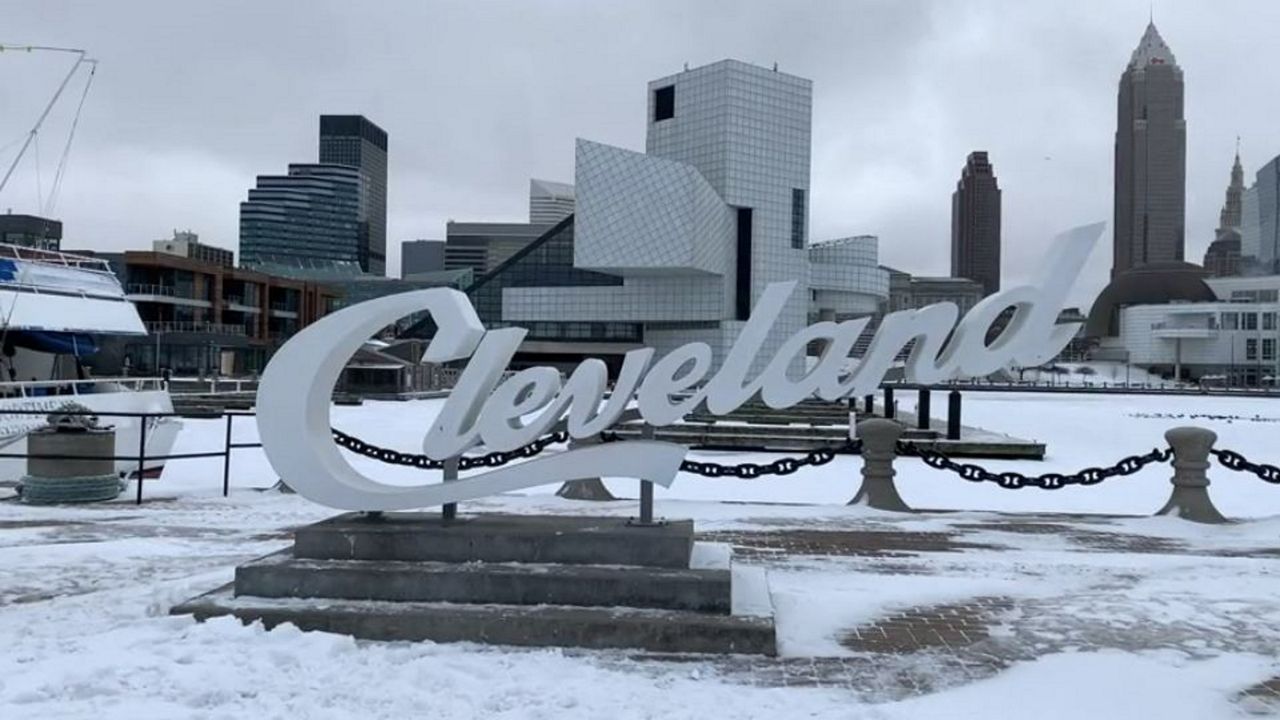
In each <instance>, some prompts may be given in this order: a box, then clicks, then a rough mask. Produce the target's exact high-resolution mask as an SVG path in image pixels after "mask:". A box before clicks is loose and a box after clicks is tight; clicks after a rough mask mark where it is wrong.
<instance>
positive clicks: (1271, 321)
mask: <svg viewBox="0 0 1280 720" xmlns="http://www.w3.org/2000/svg"><path fill="white" fill-rule="evenodd" d="M1262 329H1263V330H1275V329H1276V314H1275V313H1262Z"/></svg>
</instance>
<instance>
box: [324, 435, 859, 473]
mask: <svg viewBox="0 0 1280 720" xmlns="http://www.w3.org/2000/svg"><path fill="white" fill-rule="evenodd" d="M330 432H332V433H333V439H334V442H336V443H337V444H338V445H339V446H340V447H344V448H346V449H347V450H350V451H351V452H353V453H356V454H357V455H363V456H365V457H369V458H373V459H374V460H379V461H381V462H384V463H389V464H391V465H406V466H409V467H416V468H421V469H423V470H439V469H441V468H443V467H444V461H443V460H436V459H435V458H432V457H428V456H426V455H416V454H413V453H402V452H400V451H398V450H391V449H389V448H384V447H378V446H377V445H373V444H370V443H367V442H365V441H363V440H361V439H359V438H357V437H352V436H351V435H348V434H346V433H344V432H342V431H341V430H337V429H335V428H330ZM568 440H569V433H567V432H565V431H564V430H560V431H558V432H554V433H552V434H550V435H548V436H546V437H543V438H539V439H537V440H535V441H533V442H531V443H529V444H528V445H525V446H523V447H519V448H516V449H515V450H509V451H506V452H492V453H489V454H488V455H480V456H478V457H460V458H458V469H459V470H470V469H472V468H478V467H498V466H499V465H505V464H507V463H509V462H511V461H512V460H516V459H518V458H531V457H533V456H534V455H537V454H538V453H540V452H542V451H543V450H545V449H546V448H547V446H548V445H555V444H556V443H563V442H567V441H568ZM600 440H601V441H602V442H625V441H623V440H622V438H620V437H618V435H617V434H615V433H601V435H600ZM861 447H862V444H861V443H860V442H858V441H856V440H855V441H850V442H847V443H844V444H843V445H838V446H835V447H832V448H819V449H817V450H812V451H810V452H808V453H806V454H805V455H802V456H800V457H784V458H778V459H777V460H774V461H773V462H771V463H765V464H763V465H761V464H759V463H739V464H737V465H721V464H719V463H713V462H696V461H694V460H685V461H683V462H681V463H680V470H682V471H683V472H687V473H693V474H695V475H701V476H702V477H709V478H720V477H724V478H739V479H742V480H751V479H754V478H758V477H763V476H765V475H790V474H791V473H794V472H795V471H797V470H799V469H800V468H802V467H805V466H810V467H817V466H818V465H826V464H827V463H829V462H831V461H832V460H835V458H836V455H837V454H838V453H841V452H858V451H859V450H860V449H861Z"/></svg>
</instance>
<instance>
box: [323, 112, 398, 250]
mask: <svg viewBox="0 0 1280 720" xmlns="http://www.w3.org/2000/svg"><path fill="white" fill-rule="evenodd" d="M320 162H322V163H330V164H336V165H347V166H350V167H354V168H358V169H359V170H360V174H361V178H362V182H361V184H360V210H359V231H358V235H359V241H358V243H357V252H356V256H357V257H356V260H357V262H359V263H360V268H361V269H362V270H364V271H365V272H369V273H373V274H374V275H385V274H386V271H387V268H386V262H387V133H386V131H384V130H383V129H382V128H380V127H378V126H377V125H375V124H373V123H372V122H370V121H369V119H368V118H366V117H364V116H362V115H321V116H320Z"/></svg>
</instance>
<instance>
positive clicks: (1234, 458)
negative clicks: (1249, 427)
mask: <svg viewBox="0 0 1280 720" xmlns="http://www.w3.org/2000/svg"><path fill="white" fill-rule="evenodd" d="M1209 452H1211V453H1212V454H1213V456H1214V457H1216V458H1218V462H1220V463H1222V466H1223V467H1225V468H1227V469H1228V470H1235V471H1237V472H1251V473H1253V474H1254V475H1257V476H1258V477H1259V478H1262V479H1263V480H1265V481H1267V482H1269V483H1273V484H1276V485H1280V467H1276V466H1275V465H1267V464H1266V463H1254V462H1249V461H1248V460H1247V459H1246V458H1245V456H1243V455H1241V454H1240V453H1238V452H1236V451H1234V450H1210V451H1209Z"/></svg>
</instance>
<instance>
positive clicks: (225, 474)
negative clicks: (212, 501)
mask: <svg viewBox="0 0 1280 720" xmlns="http://www.w3.org/2000/svg"><path fill="white" fill-rule="evenodd" d="M226 417H227V443H226V445H225V446H224V447H223V450H224V454H223V456H222V497H226V496H227V494H228V493H230V492H231V419H232V418H234V417H235V415H232V414H231V413H227V416H226Z"/></svg>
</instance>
